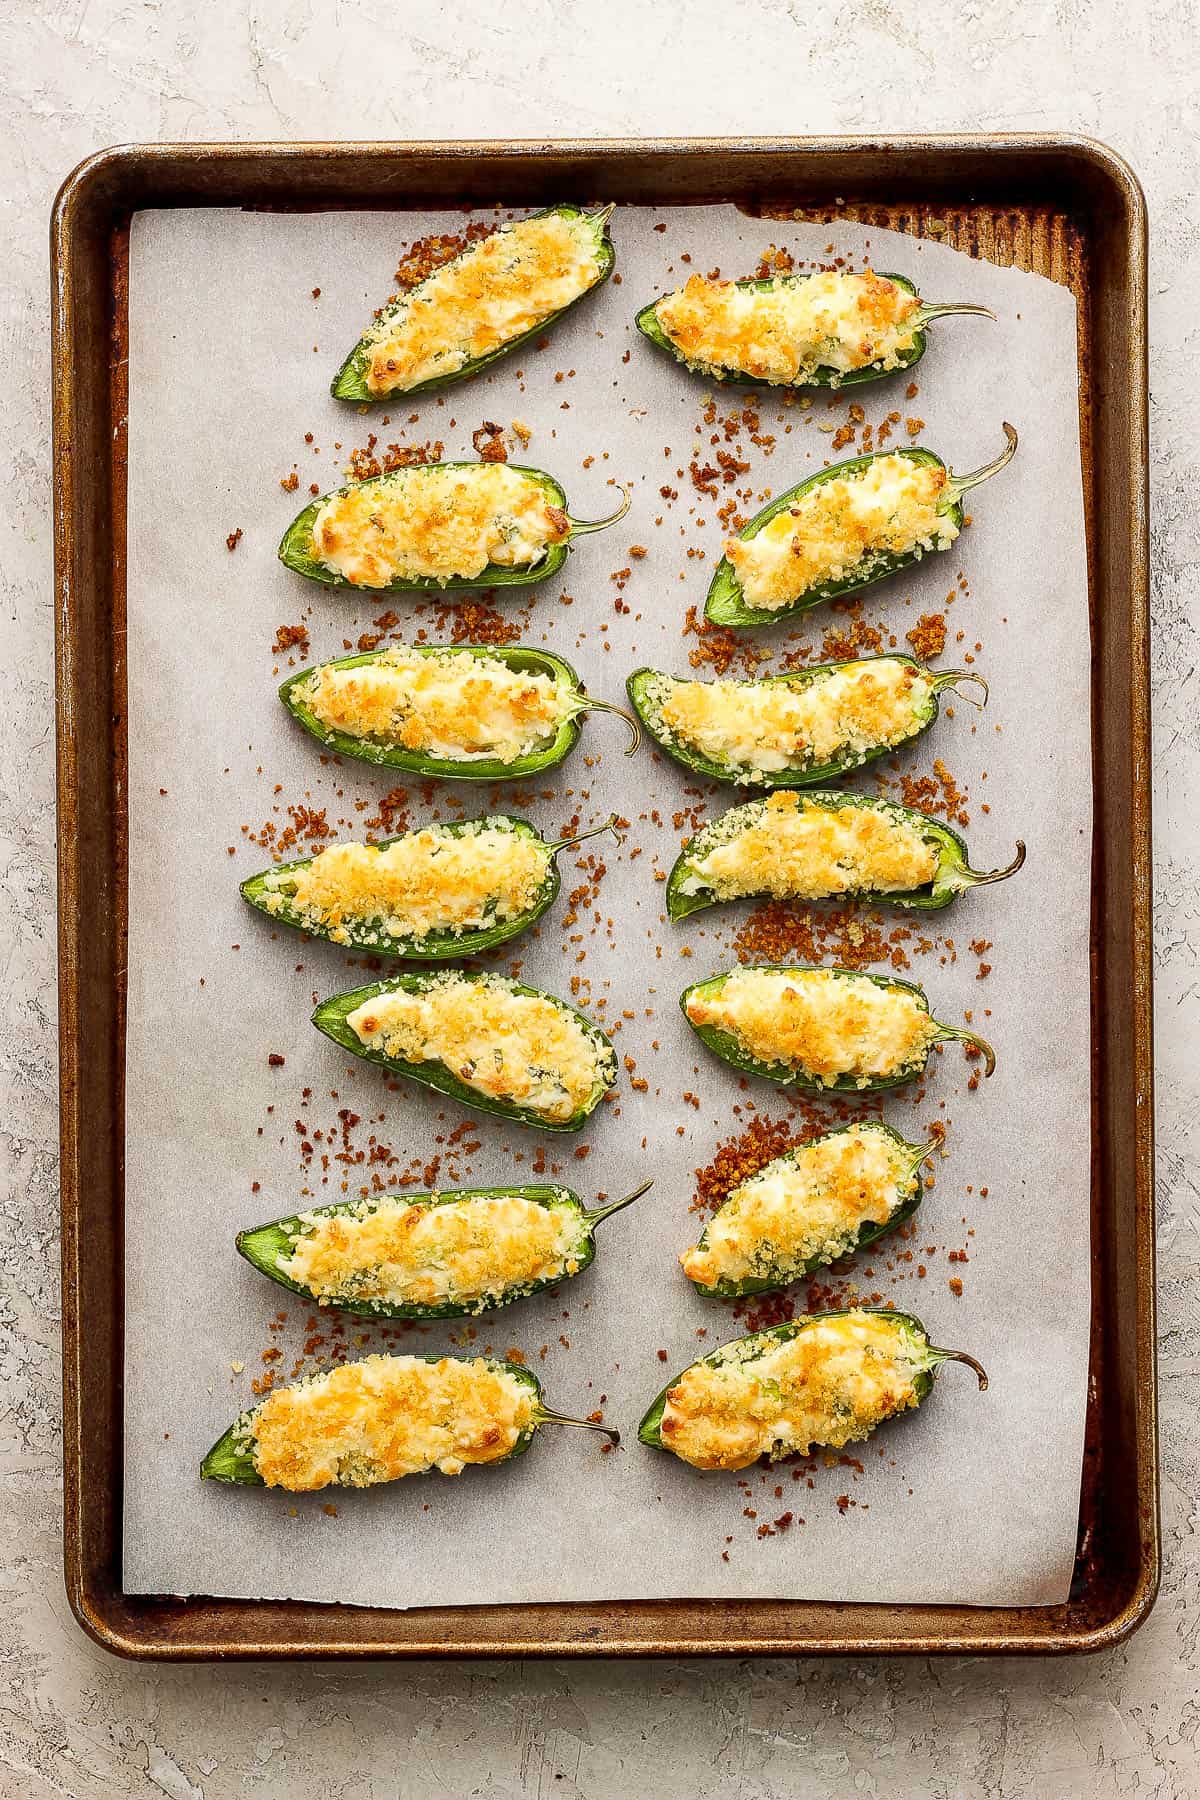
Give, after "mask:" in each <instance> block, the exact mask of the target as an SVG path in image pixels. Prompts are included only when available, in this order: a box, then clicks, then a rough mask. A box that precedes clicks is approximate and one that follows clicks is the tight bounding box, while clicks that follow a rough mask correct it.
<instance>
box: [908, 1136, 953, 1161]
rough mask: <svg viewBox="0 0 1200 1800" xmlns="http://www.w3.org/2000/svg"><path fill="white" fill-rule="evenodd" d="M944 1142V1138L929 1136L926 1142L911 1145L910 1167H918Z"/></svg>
mask: <svg viewBox="0 0 1200 1800" xmlns="http://www.w3.org/2000/svg"><path fill="white" fill-rule="evenodd" d="M944 1142H945V1139H944V1138H940V1137H936V1138H930V1140H929V1142H928V1143H927V1144H919V1145H914V1146H912V1151H913V1156H912V1168H914V1169H919V1168H920V1166H921V1164H922V1163H923V1162H924V1161H925V1158H926V1157H927V1156H932V1155H933V1153H934V1151H935V1150H940V1149H941V1147H942V1145H943V1143H944Z"/></svg>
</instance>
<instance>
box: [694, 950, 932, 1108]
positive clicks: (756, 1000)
mask: <svg viewBox="0 0 1200 1800" xmlns="http://www.w3.org/2000/svg"><path fill="white" fill-rule="evenodd" d="M687 1016H688V1018H689V1019H690V1020H691V1022H692V1024H693V1025H707V1026H712V1027H714V1028H715V1029H716V1030H718V1031H725V1032H728V1033H729V1035H730V1036H731V1037H732V1038H733V1039H734V1041H735V1043H736V1044H737V1046H738V1048H739V1049H740V1050H741V1051H742V1052H743V1053H744V1054H746V1055H747V1056H751V1057H753V1058H755V1060H756V1061H758V1062H762V1063H775V1064H782V1065H783V1066H784V1067H787V1068H792V1069H794V1070H796V1071H797V1073H803V1074H804V1075H806V1076H807V1077H808V1078H809V1079H810V1080H812V1081H815V1082H818V1083H820V1084H821V1085H822V1086H825V1087H832V1086H833V1085H834V1084H835V1083H836V1082H837V1081H838V1080H839V1079H844V1078H847V1077H848V1078H849V1080H850V1081H851V1082H853V1083H854V1084H855V1085H856V1086H858V1087H869V1086H870V1085H871V1083H872V1082H873V1081H882V1080H886V1079H888V1078H889V1077H890V1076H893V1075H900V1074H902V1073H903V1072H904V1071H905V1070H907V1069H910V1068H912V1067H913V1066H914V1065H916V1064H919V1063H920V1062H921V1061H922V1060H923V1058H924V1057H925V1055H926V1054H927V1053H928V1051H929V1049H930V1046H931V1045H932V1044H933V1043H934V1041H935V1039H936V1037H937V1030H938V1028H937V1025H936V1023H935V1021H934V1020H933V1019H932V1018H931V1017H930V1016H929V1014H928V1012H926V1010H925V1008H924V1007H923V1006H922V1005H921V1004H920V1002H919V1001H918V999H917V997H916V995H915V994H910V993H909V992H908V990H907V989H906V988H895V987H886V988H884V987H879V986H877V985H876V983H875V982H873V981H871V980H869V979H868V978H867V976H865V975H860V976H852V975H838V974H835V973H833V972H832V971H831V970H829V969H755V968H747V969H735V970H733V972H732V973H731V974H730V975H728V976H727V977H726V979H725V981H724V982H723V984H722V986H721V987H720V988H718V989H717V991H716V992H715V993H713V994H703V993H694V994H690V995H689V996H688V1000H687Z"/></svg>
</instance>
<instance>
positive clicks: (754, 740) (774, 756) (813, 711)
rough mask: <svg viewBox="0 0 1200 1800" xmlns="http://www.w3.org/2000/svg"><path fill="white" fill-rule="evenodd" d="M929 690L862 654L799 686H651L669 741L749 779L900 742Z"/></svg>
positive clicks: (917, 676) (891, 664)
mask: <svg viewBox="0 0 1200 1800" xmlns="http://www.w3.org/2000/svg"><path fill="white" fill-rule="evenodd" d="M929 692H930V684H929V680H928V677H927V676H926V675H925V674H924V673H923V672H922V671H921V670H919V669H915V668H914V667H913V665H912V664H911V663H909V662H905V661H904V660H903V659H902V658H900V657H896V656H873V657H866V658H864V659H863V660H862V661H861V662H852V663H849V664H847V665H846V666H845V667H842V668H833V669H830V670H829V671H828V672H827V673H822V674H820V675H817V676H815V677H814V679H812V680H811V681H807V682H803V683H799V682H790V681H680V680H679V679H678V678H677V677H675V676H672V675H659V676H656V677H655V679H654V682H653V684H652V685H651V686H650V697H651V700H652V703H653V704H654V705H655V707H656V708H657V717H658V720H659V721H661V727H662V728H664V730H665V735H666V736H667V737H669V738H670V740H671V741H672V742H674V743H676V744H679V745H680V746H681V747H682V748H683V749H685V750H691V751H693V752H695V753H698V754H699V755H701V756H706V757H708V758H709V759H710V760H712V761H715V762H720V763H729V764H733V765H735V766H736V767H738V768H741V769H747V770H749V771H751V772H753V773H756V774H775V773H777V772H780V771H782V770H784V769H800V768H805V767H808V766H810V765H811V764H814V763H825V762H833V761H835V760H842V759H844V758H846V757H852V756H854V755H865V754H867V753H869V752H870V751H872V750H876V749H880V748H886V747H888V746H890V745H892V744H898V743H902V742H903V741H904V739H905V738H907V737H910V736H911V735H912V731H913V726H914V723H915V720H916V717H917V715H918V714H919V713H920V712H921V710H922V708H923V707H924V706H925V703H926V701H927V700H928V698H929Z"/></svg>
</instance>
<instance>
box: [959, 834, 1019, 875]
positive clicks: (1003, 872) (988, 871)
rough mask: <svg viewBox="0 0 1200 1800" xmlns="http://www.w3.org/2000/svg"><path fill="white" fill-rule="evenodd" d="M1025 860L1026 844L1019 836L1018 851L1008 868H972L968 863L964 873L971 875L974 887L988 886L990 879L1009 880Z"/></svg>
mask: <svg viewBox="0 0 1200 1800" xmlns="http://www.w3.org/2000/svg"><path fill="white" fill-rule="evenodd" d="M1024 861H1025V844H1024V841H1023V840H1022V839H1021V838H1018V839H1017V853H1016V855H1015V856H1014V857H1013V859H1012V861H1011V862H1010V863H1009V865H1008V867H1007V868H1005V869H972V868H971V867H970V866H969V865H968V866H967V867H966V868H964V870H963V874H964V875H967V876H969V877H970V885H971V886H972V887H986V886H987V884H988V882H989V881H1007V879H1008V877H1009V876H1010V875H1015V874H1016V872H1017V870H1018V869H1019V868H1020V867H1021V865H1022V863H1023V862H1024Z"/></svg>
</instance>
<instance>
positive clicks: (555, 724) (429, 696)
mask: <svg viewBox="0 0 1200 1800" xmlns="http://www.w3.org/2000/svg"><path fill="white" fill-rule="evenodd" d="M303 699H304V704H305V706H306V707H307V708H308V710H309V711H310V712H311V713H312V715H313V717H314V718H315V719H317V720H318V721H319V722H320V724H322V725H323V726H324V727H325V729H326V730H327V731H340V732H344V733H345V734H346V736H348V737H356V738H369V739H371V740H372V741H374V742H376V743H381V744H386V745H389V746H394V747H395V748H397V749H400V750H411V751H412V752H413V753H414V754H415V755H420V756H428V757H431V758H434V759H436V760H439V761H443V762H471V761H479V760H480V759H486V760H489V761H490V760H495V761H497V762H502V763H505V764H507V763H513V762H517V761H518V760H519V759H520V758H522V757H525V756H529V755H531V754H533V752H534V751H536V750H538V749H540V748H542V747H543V746H545V745H546V744H547V743H549V741H550V740H551V739H552V738H553V737H554V735H555V733H556V732H557V731H558V729H559V727H560V726H561V725H562V723H563V721H564V719H566V718H567V716H568V715H569V713H570V711H571V694H570V691H569V690H568V689H565V688H564V687H562V686H561V685H560V684H559V683H558V682H557V681H555V680H554V678H553V677H552V676H550V675H533V674H523V673H521V672H520V671H518V670H516V669H510V668H509V667H508V666H507V664H505V663H502V662H500V661H499V659H498V658H495V657H490V656H465V655H461V654H457V655H456V654H455V653H454V652H453V651H446V652H444V653H443V654H441V655H434V656H420V655H418V654H417V652H416V651H415V650H410V649H409V648H408V647H407V645H404V644H394V645H392V646H391V647H390V648H389V649H387V650H384V651H383V652H382V653H381V654H380V655H379V656H378V657H376V658H375V660H374V661H373V662H369V663H363V664H361V665H360V666H359V667H358V668H356V669H339V668H336V667H335V666H334V665H333V664H332V663H327V664H326V665H325V666H324V667H323V668H319V669H316V670H314V672H313V675H312V678H311V679H310V680H309V681H308V682H307V683H306V684H305V686H304V689H303Z"/></svg>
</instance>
